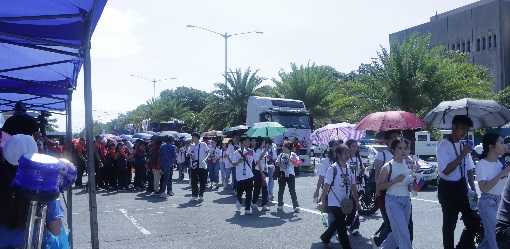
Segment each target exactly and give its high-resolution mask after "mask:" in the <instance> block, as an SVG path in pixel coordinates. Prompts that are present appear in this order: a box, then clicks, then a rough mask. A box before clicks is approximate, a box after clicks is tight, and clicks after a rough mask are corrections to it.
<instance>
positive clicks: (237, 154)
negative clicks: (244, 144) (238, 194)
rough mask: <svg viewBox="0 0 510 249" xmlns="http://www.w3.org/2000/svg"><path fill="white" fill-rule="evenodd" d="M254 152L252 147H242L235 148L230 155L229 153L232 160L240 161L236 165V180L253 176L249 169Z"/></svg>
mask: <svg viewBox="0 0 510 249" xmlns="http://www.w3.org/2000/svg"><path fill="white" fill-rule="evenodd" d="M241 154H243V155H244V158H243V156H241ZM254 154H255V153H254V152H253V150H252V149H244V150H241V149H239V150H235V151H234V152H233V153H232V155H231V159H232V162H234V163H236V162H238V161H240V162H241V163H239V164H237V165H236V180H237V181H242V180H246V179H250V178H252V177H253V172H252V170H251V168H252V165H253V157H254Z"/></svg>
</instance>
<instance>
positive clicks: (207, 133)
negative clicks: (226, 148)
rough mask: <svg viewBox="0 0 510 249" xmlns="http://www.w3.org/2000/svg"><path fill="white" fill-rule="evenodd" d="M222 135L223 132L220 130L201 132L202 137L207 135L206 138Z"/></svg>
mask: <svg viewBox="0 0 510 249" xmlns="http://www.w3.org/2000/svg"><path fill="white" fill-rule="evenodd" d="M222 136H223V132H221V131H208V132H204V133H203V134H202V137H207V138H215V137H222Z"/></svg>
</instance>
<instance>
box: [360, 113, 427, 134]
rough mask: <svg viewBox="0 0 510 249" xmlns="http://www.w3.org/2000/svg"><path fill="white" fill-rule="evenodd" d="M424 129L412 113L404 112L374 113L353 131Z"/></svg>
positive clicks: (419, 120) (423, 125) (422, 124)
mask: <svg viewBox="0 0 510 249" xmlns="http://www.w3.org/2000/svg"><path fill="white" fill-rule="evenodd" d="M423 127H425V123H424V122H423V120H422V119H421V118H419V117H417V116H416V114H414V113H410V112H404V111H388V112H375V113H372V114H369V115H368V116H366V117H365V118H363V119H362V120H361V121H360V122H359V123H358V125H356V127H355V129H357V130H367V131H389V130H416V129H420V128H423Z"/></svg>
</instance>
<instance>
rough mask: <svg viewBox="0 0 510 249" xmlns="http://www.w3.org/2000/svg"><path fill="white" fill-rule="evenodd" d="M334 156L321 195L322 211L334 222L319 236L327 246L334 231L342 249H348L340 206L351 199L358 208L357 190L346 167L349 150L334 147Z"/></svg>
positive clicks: (344, 223) (345, 147)
mask: <svg viewBox="0 0 510 249" xmlns="http://www.w3.org/2000/svg"><path fill="white" fill-rule="evenodd" d="M335 156H336V162H335V163H334V164H333V165H332V166H331V167H329V168H328V170H327V172H326V177H325V180H324V191H323V192H322V195H321V202H322V204H323V207H322V210H324V209H326V208H327V210H328V213H331V214H332V215H333V216H334V217H335V218H334V222H333V223H332V224H331V225H329V226H328V229H327V230H326V231H325V232H324V233H323V234H322V235H321V240H322V242H323V243H324V244H329V242H330V240H331V237H332V236H333V234H334V233H335V231H336V232H337V234H338V238H339V240H340V244H341V245H342V248H344V249H350V248H351V244H350V242H349V237H348V236H347V227H346V226H347V224H346V215H345V214H344V213H343V211H342V204H343V200H344V199H349V198H351V197H352V198H353V199H354V205H355V206H357V207H359V199H358V189H357V187H356V179H355V178H354V175H353V174H352V173H351V172H350V171H349V169H348V166H347V160H348V158H349V148H347V146H345V145H338V146H336V148H335ZM326 198H327V199H326ZM326 203H327V207H326Z"/></svg>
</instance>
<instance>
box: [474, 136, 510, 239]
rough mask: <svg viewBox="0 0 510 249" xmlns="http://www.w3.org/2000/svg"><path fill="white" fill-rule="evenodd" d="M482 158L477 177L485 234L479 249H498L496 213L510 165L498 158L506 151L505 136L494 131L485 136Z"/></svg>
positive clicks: (479, 204) (477, 168) (479, 203)
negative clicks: (505, 164) (480, 193)
mask: <svg viewBox="0 0 510 249" xmlns="http://www.w3.org/2000/svg"><path fill="white" fill-rule="evenodd" d="M482 144H483V153H482V158H483V159H482V160H480V161H479V162H478V164H477V165H476V178H477V180H478V186H479V187H480V191H481V192H482V195H481V197H480V200H479V202H478V206H479V209H480V218H481V219H482V223H483V230H484V233H483V234H484V236H483V240H482V242H481V243H480V244H479V245H478V249H489V248H490V249H498V244H497V242H496V222H497V220H496V214H497V212H498V207H499V203H500V202H501V194H502V193H503V189H504V188H505V184H506V182H507V180H508V173H509V172H510V167H505V166H504V165H503V164H502V163H501V161H500V160H499V159H498V158H499V157H500V156H501V155H503V154H504V153H505V150H506V148H505V147H506V146H505V145H504V144H503V138H502V137H501V136H499V135H497V134H494V133H488V134H485V136H484V137H483V142H482Z"/></svg>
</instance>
